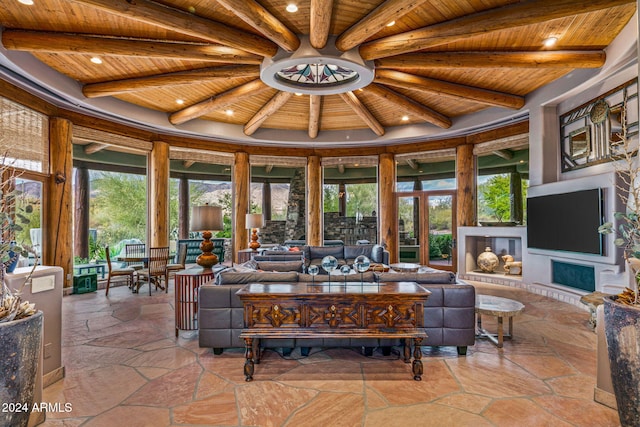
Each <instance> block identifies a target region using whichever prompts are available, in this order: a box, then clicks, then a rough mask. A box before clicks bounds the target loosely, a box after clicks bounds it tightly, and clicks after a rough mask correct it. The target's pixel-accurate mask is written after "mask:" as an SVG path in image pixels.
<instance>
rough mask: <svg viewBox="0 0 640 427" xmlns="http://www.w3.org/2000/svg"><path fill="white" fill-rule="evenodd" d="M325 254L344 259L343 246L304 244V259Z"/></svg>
mask: <svg viewBox="0 0 640 427" xmlns="http://www.w3.org/2000/svg"><path fill="white" fill-rule="evenodd" d="M327 255H331V256H334V257H336V259H344V250H343V246H305V248H304V257H305V258H306V259H310V260H311V259H322V258H324V257H326V256H327Z"/></svg>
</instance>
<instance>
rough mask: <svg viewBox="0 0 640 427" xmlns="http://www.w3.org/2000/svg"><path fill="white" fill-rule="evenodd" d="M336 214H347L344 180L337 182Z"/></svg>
mask: <svg viewBox="0 0 640 427" xmlns="http://www.w3.org/2000/svg"><path fill="white" fill-rule="evenodd" d="M338 215H340V216H347V186H346V185H345V184H344V182H341V183H340V184H338Z"/></svg>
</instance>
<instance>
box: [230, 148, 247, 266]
mask: <svg viewBox="0 0 640 427" xmlns="http://www.w3.org/2000/svg"><path fill="white" fill-rule="evenodd" d="M232 198H233V220H232V222H231V223H232V224H233V262H238V251H239V250H241V249H246V248H248V247H249V233H248V232H247V221H246V218H245V215H246V214H247V212H248V209H249V154H247V153H245V152H242V151H241V152H237V153H235V156H234V160H233V197H232Z"/></svg>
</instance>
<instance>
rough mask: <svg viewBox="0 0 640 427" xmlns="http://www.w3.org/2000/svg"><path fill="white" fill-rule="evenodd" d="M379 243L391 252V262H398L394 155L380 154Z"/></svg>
mask: <svg viewBox="0 0 640 427" xmlns="http://www.w3.org/2000/svg"><path fill="white" fill-rule="evenodd" d="M378 187H379V190H378V191H379V197H378V212H379V215H378V218H380V219H379V224H378V225H379V227H380V229H379V233H378V242H379V243H380V244H382V245H383V246H384V247H385V248H386V249H387V250H388V251H389V261H390V262H391V263H394V262H398V221H397V208H396V194H395V191H396V163H395V160H394V158H393V154H392V153H382V154H380V159H379V166H378Z"/></svg>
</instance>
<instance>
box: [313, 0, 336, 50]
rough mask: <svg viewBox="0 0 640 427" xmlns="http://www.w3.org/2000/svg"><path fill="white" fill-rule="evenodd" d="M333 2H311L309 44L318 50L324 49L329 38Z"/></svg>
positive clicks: (322, 0)
mask: <svg viewBox="0 0 640 427" xmlns="http://www.w3.org/2000/svg"><path fill="white" fill-rule="evenodd" d="M332 9H333V0H311V17H310V22H309V42H310V43H311V46H313V47H314V48H316V49H322V48H324V47H325V46H326V44H327V39H328V38H329V25H330V24H331V11H332Z"/></svg>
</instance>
